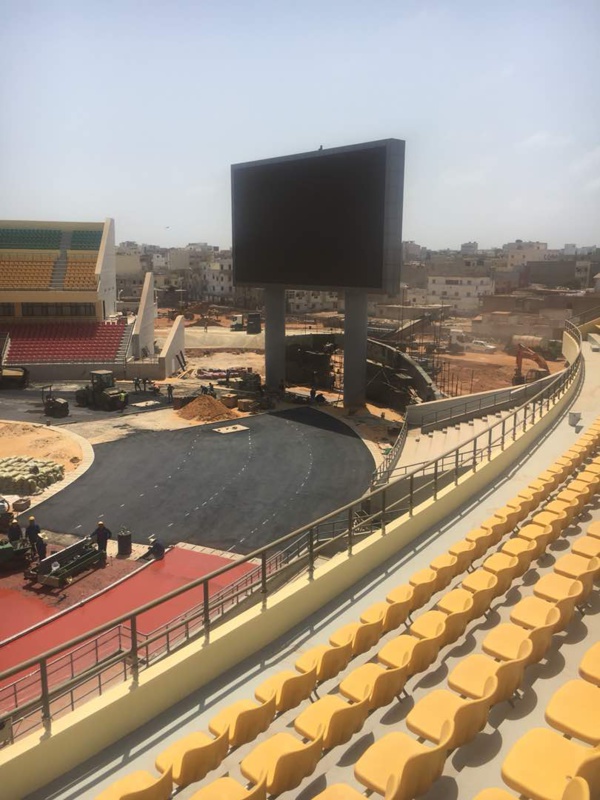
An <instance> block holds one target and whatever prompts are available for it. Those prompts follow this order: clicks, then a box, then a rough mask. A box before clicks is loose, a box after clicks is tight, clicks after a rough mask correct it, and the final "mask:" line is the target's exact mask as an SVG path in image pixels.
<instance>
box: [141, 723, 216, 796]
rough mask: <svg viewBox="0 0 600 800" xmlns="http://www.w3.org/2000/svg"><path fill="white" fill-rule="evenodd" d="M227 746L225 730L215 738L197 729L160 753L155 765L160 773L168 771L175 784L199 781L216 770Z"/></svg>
mask: <svg viewBox="0 0 600 800" xmlns="http://www.w3.org/2000/svg"><path fill="white" fill-rule="evenodd" d="M228 749H229V739H228V736H227V733H226V732H225V733H223V734H221V736H217V738H216V739H213V738H212V737H210V736H207V735H206V734H205V733H202V732H200V731H199V732H198V733H190V734H189V735H188V736H184V737H183V738H182V739H179V740H178V741H176V742H173V744H172V745H170V746H169V747H168V748H167V749H166V750H163V752H162V753H159V755H158V756H157V758H156V761H155V766H156V769H157V770H158V771H159V772H167V771H169V770H171V772H172V775H173V781H174V783H176V784H177V785H178V786H180V787H182V788H183V787H184V786H188V785H189V784H190V783H194V781H199V780H202V778H204V776H205V775H207V774H208V773H209V772H210V771H211V770H212V769H216V768H217V767H218V766H219V764H220V763H221V761H223V759H224V758H225V756H226V755H227V751H228Z"/></svg>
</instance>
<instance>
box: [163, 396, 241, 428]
mask: <svg viewBox="0 0 600 800" xmlns="http://www.w3.org/2000/svg"><path fill="white" fill-rule="evenodd" d="M177 413H178V414H179V416H180V417H183V419H187V420H199V421H201V422H217V421H220V420H222V419H237V416H236V414H235V413H233V412H232V411H230V410H229V409H228V408H225V406H224V405H223V403H221V402H220V401H219V400H217V399H216V398H215V397H211V396H210V395H208V394H202V395H199V396H198V397H196V399H195V400H192V402H191V403H188V404H187V405H186V406H184V407H183V408H182V409H180V410H179V411H178V412H177Z"/></svg>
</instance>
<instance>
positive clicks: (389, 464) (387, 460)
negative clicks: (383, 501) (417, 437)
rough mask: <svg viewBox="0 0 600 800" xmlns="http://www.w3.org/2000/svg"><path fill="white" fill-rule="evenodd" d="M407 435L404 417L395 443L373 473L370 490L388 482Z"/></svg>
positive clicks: (406, 424)
mask: <svg viewBox="0 0 600 800" xmlns="http://www.w3.org/2000/svg"><path fill="white" fill-rule="evenodd" d="M407 434H408V423H407V421H406V417H404V419H403V420H402V426H401V428H400V433H399V434H398V436H397V437H396V441H395V442H394V444H393V445H392V447H391V449H390V451H389V453H386V455H385V456H384V458H383V461H382V462H381V464H380V465H379V466H378V467H377V469H376V470H375V471H374V473H373V478H372V479H371V487H372V488H376V487H377V486H381V485H382V484H383V483H387V482H388V481H389V479H390V475H391V473H392V471H393V470H394V468H395V466H396V464H397V463H398V459H399V458H400V453H401V452H402V448H403V447H404V443H405V442H406V436H407Z"/></svg>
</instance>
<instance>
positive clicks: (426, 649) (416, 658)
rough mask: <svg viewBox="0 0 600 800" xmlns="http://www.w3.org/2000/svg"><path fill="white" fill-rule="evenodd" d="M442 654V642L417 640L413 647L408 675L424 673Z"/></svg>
mask: <svg viewBox="0 0 600 800" xmlns="http://www.w3.org/2000/svg"><path fill="white" fill-rule="evenodd" d="M439 652H440V642H439V640H438V639H417V641H416V643H415V646H414V647H413V651H412V655H411V658H410V665H409V667H408V675H409V676H411V675H414V674H415V673H416V672H423V671H424V670H426V669H427V667H429V666H431V664H433V662H434V661H435V660H436V658H437V656H438V653H439Z"/></svg>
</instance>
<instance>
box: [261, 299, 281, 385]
mask: <svg viewBox="0 0 600 800" xmlns="http://www.w3.org/2000/svg"><path fill="white" fill-rule="evenodd" d="M265 372H266V384H267V389H271V390H273V391H275V390H277V389H278V388H279V385H280V383H281V381H282V380H285V289H283V288H281V287H280V286H269V287H268V288H266V289H265Z"/></svg>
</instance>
